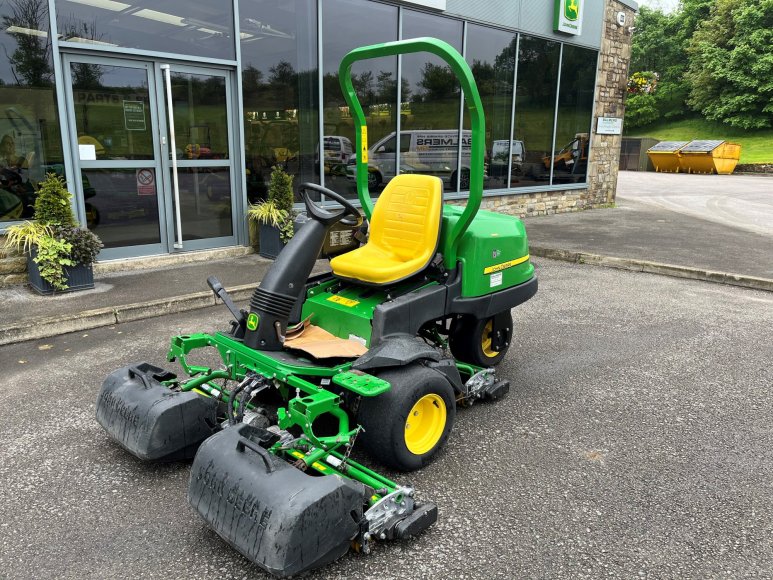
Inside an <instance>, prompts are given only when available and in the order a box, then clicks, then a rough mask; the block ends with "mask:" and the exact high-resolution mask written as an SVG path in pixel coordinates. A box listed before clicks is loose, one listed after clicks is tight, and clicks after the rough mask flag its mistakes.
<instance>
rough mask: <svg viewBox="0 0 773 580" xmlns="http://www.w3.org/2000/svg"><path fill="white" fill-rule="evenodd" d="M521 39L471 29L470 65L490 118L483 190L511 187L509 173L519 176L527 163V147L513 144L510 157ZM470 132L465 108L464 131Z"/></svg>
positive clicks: (469, 45)
mask: <svg viewBox="0 0 773 580" xmlns="http://www.w3.org/2000/svg"><path fill="white" fill-rule="evenodd" d="M516 41H517V36H516V35H515V34H513V33H512V32H505V31H502V30H494V29H491V28H487V27H485V26H479V25H477V24H470V25H468V26H467V48H466V55H467V62H468V63H469V64H470V68H471V69H472V74H473V76H474V77H475V81H476V83H477V85H478V91H479V92H480V98H481V100H482V101H483V110H484V112H485V114H486V157H487V162H488V170H487V174H486V178H485V179H484V181H483V189H502V188H505V187H508V184H507V175H508V169H509V168H510V167H512V169H513V171H514V172H515V174H516V175H517V174H518V172H519V171H520V168H521V166H522V163H523V144H522V142H520V141H517V140H515V139H514V140H513V149H512V157H511V159H510V162H509V163H508V157H509V156H510V126H511V123H512V116H513V74H514V73H515V56H516V55H515V47H516ZM469 128H470V116H469V114H468V112H467V109H466V108H465V115H464V129H465V130H467V129H469Z"/></svg>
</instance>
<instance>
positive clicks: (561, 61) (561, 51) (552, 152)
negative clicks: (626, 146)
mask: <svg viewBox="0 0 773 580" xmlns="http://www.w3.org/2000/svg"><path fill="white" fill-rule="evenodd" d="M563 64H564V43H563V42H562V43H561V48H560V49H559V51H558V79H557V81H556V102H555V104H554V105H553V145H552V148H551V150H550V153H549V155H550V158H551V159H550V180H549V182H548V183H550V185H555V184H554V183H553V169H554V167H555V165H556V164H555V161H554V160H553V159H554V158H555V156H556V132H557V131H558V101H559V97H560V95H561V72H562V70H563ZM585 181H586V183H587V181H588V174H587V172H586V173H585Z"/></svg>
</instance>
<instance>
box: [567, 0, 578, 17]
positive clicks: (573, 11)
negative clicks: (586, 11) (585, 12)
mask: <svg viewBox="0 0 773 580" xmlns="http://www.w3.org/2000/svg"><path fill="white" fill-rule="evenodd" d="M579 12H580V8H579V6H577V0H569V1H568V2H565V3H564V18H566V19H567V20H572V21H574V20H577V17H578V16H579Z"/></svg>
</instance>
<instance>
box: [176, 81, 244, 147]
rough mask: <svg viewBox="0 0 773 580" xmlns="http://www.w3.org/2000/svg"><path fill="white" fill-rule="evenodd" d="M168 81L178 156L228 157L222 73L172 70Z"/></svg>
mask: <svg viewBox="0 0 773 580" xmlns="http://www.w3.org/2000/svg"><path fill="white" fill-rule="evenodd" d="M171 81H172V101H173V102H174V108H173V109H174V132H175V142H176V145H177V158H178V159H228V158H229V153H230V152H229V148H228V109H227V105H226V90H225V77H221V76H213V75H199V74H191V73H180V72H175V73H172V75H171ZM170 143H171V141H170ZM170 157H171V152H170Z"/></svg>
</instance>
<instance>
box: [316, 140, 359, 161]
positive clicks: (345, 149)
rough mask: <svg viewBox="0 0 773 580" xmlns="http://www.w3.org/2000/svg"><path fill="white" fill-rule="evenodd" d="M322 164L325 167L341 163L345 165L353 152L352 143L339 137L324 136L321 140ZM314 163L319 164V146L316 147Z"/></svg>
mask: <svg viewBox="0 0 773 580" xmlns="http://www.w3.org/2000/svg"><path fill="white" fill-rule="evenodd" d="M322 145H323V151H324V163H325V166H326V169H327V166H330V165H335V164H337V163H343V164H344V165H346V163H348V161H349V158H350V157H351V156H352V153H353V152H354V147H353V146H352V142H351V141H350V140H349V138H348V137H343V136H341V135H325V136H324V137H323V138H322ZM315 163H316V164H318V163H319V145H317V152H316V159H315Z"/></svg>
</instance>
